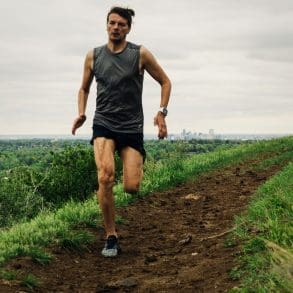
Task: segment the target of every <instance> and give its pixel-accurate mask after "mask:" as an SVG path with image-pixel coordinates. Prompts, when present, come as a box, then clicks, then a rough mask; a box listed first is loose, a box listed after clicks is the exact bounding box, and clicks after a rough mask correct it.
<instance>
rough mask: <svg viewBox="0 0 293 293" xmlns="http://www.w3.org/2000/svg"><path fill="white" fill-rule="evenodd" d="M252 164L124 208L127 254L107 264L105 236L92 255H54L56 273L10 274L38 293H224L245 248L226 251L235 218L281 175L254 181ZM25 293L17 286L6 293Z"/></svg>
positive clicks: (34, 267)
mask: <svg viewBox="0 0 293 293" xmlns="http://www.w3.org/2000/svg"><path fill="white" fill-rule="evenodd" d="M250 166H251V164H250V163H246V164H242V165H238V166H233V167H228V168H225V169H223V170H221V171H216V172H212V173H209V174H207V175H205V176H202V177H200V178H199V179H197V180H193V181H190V182H188V183H186V184H183V185H181V186H178V187H176V188H173V189H170V190H168V191H164V192H156V193H153V194H151V195H150V196H148V197H146V198H144V199H140V200H138V201H136V202H135V203H134V204H132V205H130V206H128V207H125V208H121V209H119V210H118V214H119V215H120V216H122V217H123V219H125V223H124V224H120V225H119V226H118V229H119V235H120V243H121V247H122V250H123V253H122V254H121V256H120V257H119V258H116V259H105V258H103V257H102V256H101V254H100V251H101V249H102V247H103V245H104V233H103V230H102V229H99V230H98V229H97V230H95V234H96V235H97V239H96V242H95V243H94V244H93V245H91V247H89V249H90V251H87V252H84V253H82V254H79V253H77V252H69V251H66V250H60V249H55V250H54V256H55V260H54V261H53V262H52V263H51V264H50V265H44V266H42V265H39V264H35V263H33V262H32V261H31V260H29V259H27V258H19V259H17V260H15V261H13V262H11V263H10V264H9V266H8V267H9V268H13V269H14V270H15V269H19V270H21V271H24V272H26V273H28V272H30V273H33V274H34V275H35V276H37V277H38V278H39V279H40V280H41V282H42V284H41V285H40V287H39V288H38V289H36V290H35V291H36V292H225V291H227V290H228V289H230V288H233V287H234V286H236V285H237V282H235V281H233V280H231V279H230V278H229V274H228V273H229V271H230V270H231V268H232V267H233V265H234V264H235V263H234V261H235V254H236V253H237V252H238V250H239V247H237V246H234V247H226V245H225V239H226V238H227V234H228V232H229V231H230V230H231V229H232V228H233V217H234V216H235V215H237V214H239V213H240V212H241V211H243V210H244V209H245V207H246V205H247V203H248V201H249V198H250V196H251V195H252V194H253V193H254V192H255V190H256V188H257V187H258V186H259V185H260V184H262V183H263V182H264V181H265V180H267V178H268V177H270V176H271V175H273V174H274V173H275V172H276V171H278V169H279V168H280V167H276V166H274V167H272V168H270V169H269V170H266V171H262V172H259V173H255V172H254V171H252V170H251V167H250ZM20 291H22V292H26V289H25V288H24V287H20V286H19V285H17V284H14V283H13V282H12V283H10V284H6V285H5V284H3V282H2V283H1V281H0V292H20Z"/></svg>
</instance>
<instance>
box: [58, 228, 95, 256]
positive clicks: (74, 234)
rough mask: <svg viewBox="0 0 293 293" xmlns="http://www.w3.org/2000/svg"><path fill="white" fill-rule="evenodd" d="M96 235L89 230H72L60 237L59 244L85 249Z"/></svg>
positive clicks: (72, 248) (76, 249) (77, 249)
mask: <svg viewBox="0 0 293 293" xmlns="http://www.w3.org/2000/svg"><path fill="white" fill-rule="evenodd" d="M94 240H95V239H94V235H93V234H91V233H89V232H87V231H70V232H69V233H68V232H67V233H66V234H65V235H64V236H63V237H60V240H59V241H58V244H59V245H60V247H62V248H66V249H69V250H75V251H83V250H85V249H86V246H87V245H88V244H90V243H93V242H94Z"/></svg>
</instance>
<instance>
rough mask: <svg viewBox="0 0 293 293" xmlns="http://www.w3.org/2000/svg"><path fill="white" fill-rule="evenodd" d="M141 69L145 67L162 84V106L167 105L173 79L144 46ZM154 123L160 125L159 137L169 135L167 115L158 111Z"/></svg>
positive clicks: (142, 48)
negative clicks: (171, 79)
mask: <svg viewBox="0 0 293 293" xmlns="http://www.w3.org/2000/svg"><path fill="white" fill-rule="evenodd" d="M140 53H141V64H140V67H141V69H142V70H143V69H145V70H146V71H147V72H148V73H149V74H150V75H151V76H152V77H153V78H154V79H155V80H156V81H157V82H158V83H159V84H160V85H161V102H160V107H167V106H168V103H169V98H170V93H171V81H170V79H169V78H168V76H167V74H166V73H165V72H164V70H163V69H162V67H161V66H160V65H159V64H158V62H157V60H156V59H155V57H154V56H153V55H152V53H151V52H150V51H149V50H147V49H146V48H144V47H141V51H140ZM154 124H155V125H158V128H159V134H158V137H159V138H161V139H163V138H164V137H167V134H168V132H167V125H166V121H165V116H164V115H163V114H162V113H161V112H158V113H157V114H156V116H155V118H154Z"/></svg>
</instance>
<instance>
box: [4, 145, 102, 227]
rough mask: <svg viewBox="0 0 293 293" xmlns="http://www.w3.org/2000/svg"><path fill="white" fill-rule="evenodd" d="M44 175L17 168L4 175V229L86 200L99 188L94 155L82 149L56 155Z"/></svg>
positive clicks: (35, 170)
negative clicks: (45, 210)
mask: <svg viewBox="0 0 293 293" xmlns="http://www.w3.org/2000/svg"><path fill="white" fill-rule="evenodd" d="M51 155H52V162H51V163H50V165H49V166H48V167H47V168H46V170H44V171H40V170H39V169H37V168H34V167H31V166H22V167H15V168H13V169H10V170H7V171H2V174H0V182H1V185H0V203H1V204H0V227H5V226H9V225H12V224H13V223H15V222H18V221H20V220H26V219H31V218H33V217H34V216H36V215H37V214H38V213H39V212H40V211H41V210H44V209H48V208H50V209H53V208H57V207H60V206H61V205H62V204H64V203H65V202H67V201H68V200H69V199H77V200H84V199H86V198H87V197H88V196H89V195H90V194H91V192H93V190H94V189H95V188H96V187H97V176H96V167H95V162H94V156H93V151H92V149H91V148H90V147H85V146H81V145H76V146H71V147H66V148H65V149H64V150H62V151H59V152H56V153H54V152H52V153H51Z"/></svg>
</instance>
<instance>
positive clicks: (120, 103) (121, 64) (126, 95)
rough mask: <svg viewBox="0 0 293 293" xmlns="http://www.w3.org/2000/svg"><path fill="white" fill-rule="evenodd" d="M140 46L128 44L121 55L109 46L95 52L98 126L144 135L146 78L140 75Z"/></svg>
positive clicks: (96, 120) (99, 48) (94, 69)
mask: <svg viewBox="0 0 293 293" xmlns="http://www.w3.org/2000/svg"><path fill="white" fill-rule="evenodd" d="M139 50H140V46H138V45H135V44H133V43H130V42H128V43H127V45H126V47H125V49H124V50H123V51H122V52H120V53H116V54H115V53H112V52H111V51H110V50H109V49H108V47H107V45H104V46H101V47H98V48H95V49H94V64H93V71H94V75H95V79H96V82H97V99H96V112H95V116H94V124H96V125H101V126H104V127H106V128H108V129H110V130H112V131H117V132H123V133H142V132H143V110H142V88H143V74H141V73H140V72H139V57H140V51H139Z"/></svg>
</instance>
